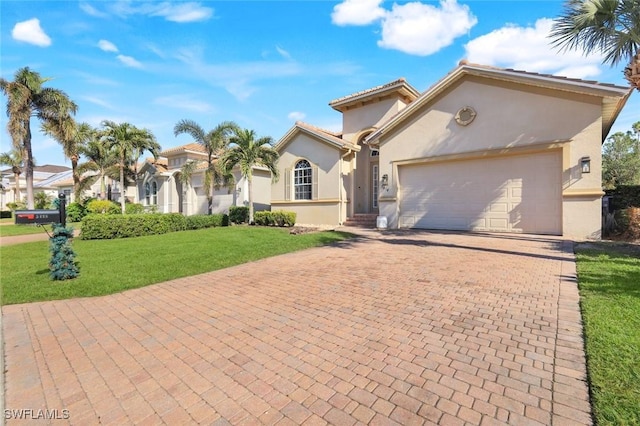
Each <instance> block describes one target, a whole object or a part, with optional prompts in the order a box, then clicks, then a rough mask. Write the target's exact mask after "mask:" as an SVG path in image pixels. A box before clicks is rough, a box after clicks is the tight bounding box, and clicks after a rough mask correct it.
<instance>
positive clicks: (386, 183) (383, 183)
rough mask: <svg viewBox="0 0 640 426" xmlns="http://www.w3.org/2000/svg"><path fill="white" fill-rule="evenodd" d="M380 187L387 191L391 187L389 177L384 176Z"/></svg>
mask: <svg viewBox="0 0 640 426" xmlns="http://www.w3.org/2000/svg"><path fill="white" fill-rule="evenodd" d="M380 186H381V187H382V189H386V188H387V187H388V186H389V175H387V174H384V175H382V180H381V181H380Z"/></svg>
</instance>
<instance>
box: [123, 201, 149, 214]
mask: <svg viewBox="0 0 640 426" xmlns="http://www.w3.org/2000/svg"><path fill="white" fill-rule="evenodd" d="M124 212H125V213H126V214H141V213H144V212H145V210H144V206H143V205H142V204H140V203H127V204H125V206H124Z"/></svg>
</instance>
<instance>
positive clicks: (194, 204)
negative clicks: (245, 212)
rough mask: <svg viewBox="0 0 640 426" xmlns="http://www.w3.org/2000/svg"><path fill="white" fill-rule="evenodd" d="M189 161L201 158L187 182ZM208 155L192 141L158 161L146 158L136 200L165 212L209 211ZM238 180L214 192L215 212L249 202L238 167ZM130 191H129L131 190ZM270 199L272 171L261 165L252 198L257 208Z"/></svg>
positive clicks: (265, 205) (255, 172) (256, 170)
mask: <svg viewBox="0 0 640 426" xmlns="http://www.w3.org/2000/svg"><path fill="white" fill-rule="evenodd" d="M187 161H198V162H199V164H198V168H197V170H196V171H195V173H194V174H193V175H192V176H191V179H190V181H189V182H187V183H183V182H182V180H181V179H180V177H181V167H182V166H183V165H184V164H185V163H186V162H187ZM206 168H207V154H206V151H205V149H204V148H203V147H202V145H199V144H197V143H191V144H188V145H183V146H179V147H175V148H171V149H167V150H165V151H163V152H161V153H160V158H159V159H158V160H152V159H149V160H147V161H145V163H144V164H143V165H142V167H141V168H140V171H139V180H138V185H137V193H136V199H137V200H139V202H140V203H142V204H143V205H145V206H147V207H152V206H153V207H155V208H156V209H157V211H159V212H162V213H183V214H185V215H193V214H205V213H207V210H208V209H207V207H208V206H207V188H206V187H205V185H204V184H205V170H206ZM233 175H234V179H235V182H234V183H233V184H232V185H230V187H221V188H220V189H217V190H215V191H214V194H213V200H212V203H213V212H214V213H224V212H228V210H229V207H231V206H244V205H247V204H248V200H249V194H248V186H247V182H246V179H244V178H243V177H242V176H241V173H240V171H239V169H237V168H236V169H234V170H233ZM128 194H129V192H128ZM270 199H271V174H270V173H269V170H268V169H266V168H262V167H254V169H253V201H254V206H255V209H256V210H269V208H270V205H269V202H270Z"/></svg>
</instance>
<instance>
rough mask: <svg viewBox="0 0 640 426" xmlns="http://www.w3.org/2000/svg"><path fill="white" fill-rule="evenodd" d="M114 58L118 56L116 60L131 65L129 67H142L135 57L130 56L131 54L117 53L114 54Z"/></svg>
mask: <svg viewBox="0 0 640 426" xmlns="http://www.w3.org/2000/svg"><path fill="white" fill-rule="evenodd" d="M116 58H118V60H119V61H120V62H122V63H123V64H125V65H126V66H128V67H131V68H142V64H141V63H140V62H138V61H137V60H136V59H135V58H133V57H131V56H126V55H118V56H116Z"/></svg>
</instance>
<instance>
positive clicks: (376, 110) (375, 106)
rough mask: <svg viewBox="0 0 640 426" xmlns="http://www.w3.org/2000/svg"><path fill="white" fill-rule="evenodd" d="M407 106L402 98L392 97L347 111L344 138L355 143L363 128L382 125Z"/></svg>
mask: <svg viewBox="0 0 640 426" xmlns="http://www.w3.org/2000/svg"><path fill="white" fill-rule="evenodd" d="M405 106H406V104H405V103H404V102H403V101H401V100H400V99H398V98H391V99H385V100H382V101H380V102H377V103H371V104H367V105H364V106H362V107H359V108H355V109H350V110H347V111H345V112H344V113H343V114H342V137H343V139H345V140H347V141H350V142H352V143H354V144H355V143H356V142H357V138H358V136H359V134H360V132H361V131H362V130H363V129H368V128H371V127H378V126H380V125H381V124H382V123H384V122H385V121H387V120H388V119H389V118H391V116H392V115H394V114H395V113H397V112H398V111H400V110H401V109H402V108H404V107H405Z"/></svg>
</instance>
